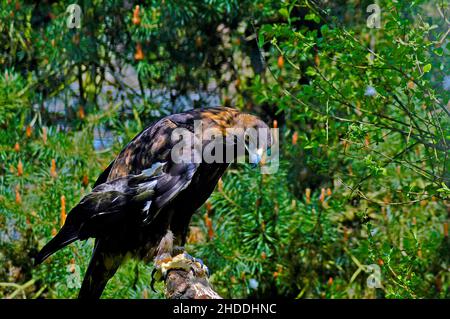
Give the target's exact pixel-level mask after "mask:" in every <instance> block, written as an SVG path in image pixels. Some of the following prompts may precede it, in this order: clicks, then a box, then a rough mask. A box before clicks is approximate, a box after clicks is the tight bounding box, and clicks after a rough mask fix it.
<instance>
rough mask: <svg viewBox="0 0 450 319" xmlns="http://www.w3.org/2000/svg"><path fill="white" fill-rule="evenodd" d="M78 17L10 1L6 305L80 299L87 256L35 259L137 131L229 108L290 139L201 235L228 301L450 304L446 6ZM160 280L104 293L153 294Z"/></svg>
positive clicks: (271, 4)
mask: <svg viewBox="0 0 450 319" xmlns="http://www.w3.org/2000/svg"><path fill="white" fill-rule="evenodd" d="M373 2H375V3H376V4H378V5H379V8H380V9H381V16H380V18H381V19H380V28H370V27H368V24H367V20H368V18H369V16H370V15H371V14H372V13H373V11H370V10H369V11H367V8H368V6H369V5H370V4H372V3H373ZM70 3H72V2H69V3H67V2H65V1H51V0H47V1H40V2H34V3H33V2H32V1H23V0H2V1H1V10H0V71H1V73H0V108H1V111H0V128H1V132H0V297H3V298H42V297H45V298H73V297H75V296H76V295H77V292H78V288H79V280H80V277H81V278H82V276H83V274H84V271H85V269H86V266H87V264H88V261H89V258H90V253H91V249H92V242H91V241H86V242H78V243H75V244H73V245H71V246H70V247H68V248H66V249H64V250H62V251H60V252H58V253H57V254H55V255H54V256H52V257H51V258H50V259H49V260H48V261H47V262H45V263H44V264H43V265H41V266H39V267H33V265H32V264H33V259H32V258H33V255H34V254H35V253H36V252H37V250H38V249H39V248H41V247H42V246H43V245H44V243H46V242H47V241H48V240H49V239H50V238H51V237H52V236H53V235H54V234H55V233H56V231H57V230H58V229H59V228H60V227H61V225H62V223H64V219H65V216H66V213H67V212H68V211H69V210H70V208H71V207H73V206H74V205H75V204H76V203H77V202H78V201H79V200H80V198H81V197H82V196H83V194H86V193H87V192H89V190H90V189H91V186H92V184H93V182H94V181H95V179H96V178H97V176H98V175H99V174H100V173H101V171H102V170H103V169H105V168H106V166H107V165H108V164H109V162H110V161H111V160H112V159H113V158H114V157H115V156H116V155H117V154H118V152H119V151H120V149H121V148H122V147H123V146H124V145H125V144H126V143H127V142H128V141H129V140H130V139H132V138H133V136H134V135H135V134H137V133H138V132H139V131H141V130H142V129H143V128H144V127H145V126H147V125H148V124H150V123H151V122H152V121H154V120H156V119H158V118H160V117H161V116H164V115H166V114H171V113H175V112H179V111H182V110H186V109H190V108H193V107H206V106H217V105H225V106H233V107H236V108H239V109H241V110H244V111H247V112H252V113H255V114H258V115H260V116H261V117H262V118H263V119H264V120H265V121H267V122H268V123H270V125H271V126H273V127H278V128H279V129H280V139H281V141H280V145H281V150H280V160H281V164H280V169H279V171H278V173H277V174H274V175H261V174H260V173H259V172H257V170H251V169H249V168H247V167H246V166H243V165H236V166H233V167H231V169H229V171H228V172H227V174H226V175H225V176H224V178H223V180H222V181H221V182H220V183H219V185H218V187H217V189H216V191H215V192H214V194H213V195H212V196H211V198H210V199H209V201H208V202H207V203H206V205H204V206H205V207H203V208H202V209H201V210H200V212H199V213H198V214H197V215H196V217H195V218H194V220H193V221H192V226H191V230H190V235H189V240H188V243H189V245H188V251H190V252H191V254H192V255H194V256H196V257H199V258H202V259H203V260H204V262H205V263H206V264H207V265H208V266H209V267H210V269H211V272H212V276H211V281H212V283H213V284H214V286H215V288H216V289H217V291H218V292H219V293H220V294H221V295H223V296H224V297H230V298H257V297H277V296H286V297H289V298H449V297H450V239H449V236H448V223H449V219H450V202H449V196H450V190H449V185H450V182H449V178H450V175H449V144H450V125H449V124H450V121H449V119H450V102H449V97H450V72H449V69H450V68H449V61H450V59H449V57H450V42H449V40H448V38H449V37H448V35H449V30H450V22H449V20H450V8H449V3H448V2H447V1H445V0H442V1H441V0H431V1H422V0H418V1H413V2H410V1H395V0H386V1H385V0H380V1H364V0H349V1H342V0H339V1H319V0H284V1H274V0H254V1H250V0H241V1H237V0H198V1H193V0H185V1H178V0H162V1H135V2H132V1H75V0H74V1H73V3H78V4H79V5H80V7H81V10H82V15H81V18H80V22H81V24H80V28H76V27H75V28H70V27H69V26H70V25H68V23H67V20H68V19H69V18H70V17H69V14H70V10H69V12H67V8H68V5H69V4H70ZM71 21H73V20H71ZM69 22H70V21H69ZM150 272H151V265H145V264H142V263H136V262H133V261H129V262H127V264H126V265H125V266H124V267H122V268H121V269H120V270H119V272H118V273H117V274H116V276H115V277H114V278H113V279H112V280H111V282H110V283H109V284H108V286H107V289H106V291H105V293H104V295H103V297H104V298H161V297H162V294H161V293H153V292H151V290H150V289H149V282H150ZM374 278H375V279H376V278H380V281H379V284H378V285H376V286H377V287H378V288H374V287H373V283H374V281H373V279H374ZM375 281H376V280H375ZM161 288H162V287H161V286H159V290H160V291H161Z"/></svg>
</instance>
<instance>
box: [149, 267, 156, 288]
mask: <svg viewBox="0 0 450 319" xmlns="http://www.w3.org/2000/svg"><path fill="white" fill-rule="evenodd" d="M157 271H158V269H157V268H156V267H155V268H153V270H152V276H151V278H152V280H151V281H150V288H151V289H152V290H153V292H157V291H156V289H155V282H156V280H155V274H156V272H157Z"/></svg>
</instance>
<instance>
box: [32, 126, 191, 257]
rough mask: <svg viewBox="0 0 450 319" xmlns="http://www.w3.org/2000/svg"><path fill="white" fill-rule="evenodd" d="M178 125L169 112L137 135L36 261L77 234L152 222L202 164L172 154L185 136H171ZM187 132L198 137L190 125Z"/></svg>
mask: <svg viewBox="0 0 450 319" xmlns="http://www.w3.org/2000/svg"><path fill="white" fill-rule="evenodd" d="M176 128H178V126H177V124H176V123H175V122H173V121H171V120H170V119H168V118H166V119H162V120H160V121H158V122H156V123H155V124H153V125H151V126H150V127H148V128H147V129H145V130H144V131H143V132H142V133H140V134H139V135H138V136H136V137H135V138H134V139H133V140H132V141H131V142H130V143H129V144H128V145H127V146H126V147H125V148H124V149H123V150H122V152H121V153H120V154H119V156H118V157H117V158H116V159H115V160H114V161H113V162H112V163H111V164H110V166H109V167H108V168H107V169H106V171H105V172H104V173H103V174H102V175H100V177H99V179H98V181H97V182H96V184H97V185H96V186H95V187H94V189H93V190H92V192H91V193H90V194H88V195H86V196H85V197H84V198H83V199H82V200H81V201H80V203H79V204H78V205H77V206H75V207H74V208H73V209H72V210H71V211H70V213H69V214H68V216H67V220H66V223H65V225H64V227H63V228H62V229H61V230H60V232H59V233H58V234H57V236H55V238H53V239H52V240H51V241H50V242H49V243H48V244H47V245H46V246H45V247H44V248H43V249H42V251H41V252H40V256H39V257H38V258H37V261H38V262H40V261H42V260H43V259H45V258H46V257H48V256H49V255H50V254H52V253H53V252H55V251H56V250H59V249H60V248H62V247H64V246H66V245H68V244H70V243H71V242H73V241H74V240H77V239H86V238H88V237H98V236H100V235H101V234H102V233H107V232H108V230H111V228H114V227H115V226H118V225H121V224H122V223H123V222H125V221H127V220H136V221H137V222H138V223H139V222H140V223H141V224H142V225H146V224H149V223H150V222H151V221H152V220H153V219H154V218H155V217H156V216H157V215H158V213H159V212H160V211H161V210H162V209H163V208H164V207H165V206H167V205H168V204H169V203H171V202H172V201H173V200H174V198H175V197H176V196H177V195H178V194H180V192H182V191H183V190H184V189H185V188H186V187H187V186H188V185H189V184H190V183H191V181H192V178H193V176H194V174H195V172H196V171H197V169H198V167H199V164H198V163H191V162H189V163H175V162H174V161H173V160H172V158H171V154H170V153H171V150H172V148H173V146H174V145H175V144H176V143H177V142H179V140H180V139H178V140H172V136H171V135H172V132H173V130H174V129H176ZM185 133H186V134H187V135H189V134H191V135H192V137H193V133H192V132H190V131H189V130H188V131H186V132H185ZM193 149H194V145H192V150H193ZM106 175H107V176H108V177H107V179H106V180H105V177H106ZM104 180H105V181H104ZM102 181H104V182H103V183H102Z"/></svg>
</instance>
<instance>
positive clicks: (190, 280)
mask: <svg viewBox="0 0 450 319" xmlns="http://www.w3.org/2000/svg"><path fill="white" fill-rule="evenodd" d="M175 250H177V249H175ZM175 250H174V246H173V234H172V232H171V231H170V230H169V231H168V232H167V234H166V235H165V236H164V237H163V238H162V239H161V242H160V243H159V246H158V249H157V253H156V256H155V259H154V266H155V270H154V272H153V274H152V283H151V287H152V288H153V283H154V280H162V279H164V294H165V296H166V298H168V299H222V297H220V296H219V294H218V293H217V292H215V291H214V289H213V288H212V286H211V284H210V283H209V279H208V277H209V271H208V267H206V266H205V265H204V264H203V262H202V261H201V260H200V259H197V258H194V257H191V256H190V255H188V254H187V253H186V252H184V251H183V252H181V253H178V254H177V255H175V253H174V251H175ZM174 255H175V256H174Z"/></svg>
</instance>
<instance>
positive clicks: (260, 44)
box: [258, 32, 264, 47]
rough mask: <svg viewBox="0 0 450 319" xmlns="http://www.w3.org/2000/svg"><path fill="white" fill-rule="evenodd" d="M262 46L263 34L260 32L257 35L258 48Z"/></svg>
mask: <svg viewBox="0 0 450 319" xmlns="http://www.w3.org/2000/svg"><path fill="white" fill-rule="evenodd" d="M263 45H264V34H263V33H262V32H260V33H259V34H258V46H259V47H262V46H263Z"/></svg>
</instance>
